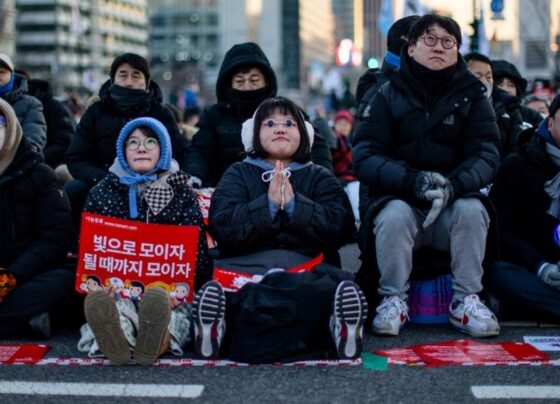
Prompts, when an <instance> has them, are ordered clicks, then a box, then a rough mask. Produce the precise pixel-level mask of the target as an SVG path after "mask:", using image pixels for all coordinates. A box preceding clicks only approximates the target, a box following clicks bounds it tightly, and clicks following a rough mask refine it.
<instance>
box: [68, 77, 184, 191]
mask: <svg viewBox="0 0 560 404" xmlns="http://www.w3.org/2000/svg"><path fill="white" fill-rule="evenodd" d="M110 85H111V82H110V80H109V81H107V82H106V83H105V84H104V85H103V86H102V87H101V89H100V90H99V96H100V100H99V101H97V102H95V103H94V104H93V105H91V106H90V107H89V108H88V109H87V110H86V112H85V114H84V115H83V116H82V119H81V120H80V123H79V124H78V127H77V129H76V135H75V136H74V137H73V138H72V142H71V143H70V147H69V148H68V151H67V153H66V158H67V162H68V169H69V170H70V174H72V176H73V177H74V178H75V179H78V180H81V181H84V182H85V183H86V184H88V186H90V187H93V186H94V185H95V184H97V183H98V182H99V181H100V180H101V179H103V178H104V177H105V176H106V175H107V173H108V170H109V167H110V166H111V164H113V161H114V159H115V156H116V151H115V150H116V149H115V148H116V143H117V138H118V136H119V132H120V131H121V129H122V128H123V126H124V125H125V124H126V123H127V122H128V121H130V120H132V119H135V118H139V117H143V116H147V117H152V118H155V119H157V120H158V121H160V122H161V123H163V125H164V126H165V127H166V128H167V131H168V132H169V136H170V138H171V144H172V149H173V158H174V159H175V160H176V161H177V162H179V164H182V163H184V159H185V154H186V149H187V146H186V143H185V142H186V139H184V138H183V137H182V136H181V134H180V133H179V128H178V127H177V123H176V122H175V119H174V118H173V115H172V114H171V111H169V110H168V109H167V108H165V107H164V106H163V105H162V103H161V102H162V95H161V90H160V88H159V86H158V85H157V84H156V83H155V82H154V81H151V82H150V85H149V91H148V95H147V97H148V98H147V102H146V104H145V105H142V106H141V108H139V109H136V110H135V111H134V112H133V113H131V114H130V115H129V116H125V115H124V114H123V113H122V112H120V111H119V110H118V109H117V108H116V107H115V105H114V103H113V101H112V99H111V97H110V93H109V88H110Z"/></svg>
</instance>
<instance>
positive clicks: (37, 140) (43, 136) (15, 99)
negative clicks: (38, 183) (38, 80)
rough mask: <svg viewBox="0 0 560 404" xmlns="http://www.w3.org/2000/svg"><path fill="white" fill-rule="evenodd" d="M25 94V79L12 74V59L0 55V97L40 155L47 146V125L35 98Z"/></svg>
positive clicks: (41, 107) (39, 103) (41, 108)
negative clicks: (12, 110) (11, 110)
mask: <svg viewBox="0 0 560 404" xmlns="http://www.w3.org/2000/svg"><path fill="white" fill-rule="evenodd" d="M27 92H28V86H27V79H26V78H25V77H24V76H21V75H19V74H16V73H14V64H13V62H12V59H11V58H10V57H9V56H8V55H6V54H5V53H0V97H1V98H2V99H4V100H5V101H7V102H8V103H9V104H10V105H11V106H12V108H13V109H14V111H15V113H16V116H17V119H18V121H19V123H20V125H21V128H22V130H23V136H25V137H26V138H27V139H28V140H29V141H30V143H31V145H32V146H33V147H35V148H36V149H37V151H39V152H41V153H42V152H43V150H44V149H45V145H46V144H47V124H46V123H45V117H44V115H43V106H42V105H41V102H40V101H39V100H38V99H37V98H35V97H33V96H31V95H29V94H28V93H27Z"/></svg>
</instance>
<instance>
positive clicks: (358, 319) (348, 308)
mask: <svg viewBox="0 0 560 404" xmlns="http://www.w3.org/2000/svg"><path fill="white" fill-rule="evenodd" d="M366 317H367V301H366V298H365V296H364V294H363V292H362V290H361V289H360V288H359V287H358V285H356V284H355V283H354V282H352V281H343V282H340V283H339V284H338V287H337V288H336V292H335V294H334V310H333V314H332V316H331V319H330V326H331V334H332V337H333V339H334V343H335V345H336V351H337V353H338V357H339V358H341V359H354V358H357V357H358V356H360V354H361V353H362V329H363V325H364V321H365V319H366Z"/></svg>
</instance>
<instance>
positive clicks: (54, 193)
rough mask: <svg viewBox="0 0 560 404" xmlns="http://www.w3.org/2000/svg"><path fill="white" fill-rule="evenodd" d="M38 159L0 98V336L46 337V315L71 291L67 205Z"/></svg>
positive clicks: (70, 231) (48, 323) (69, 224)
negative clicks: (68, 265) (67, 261)
mask: <svg viewBox="0 0 560 404" xmlns="http://www.w3.org/2000/svg"><path fill="white" fill-rule="evenodd" d="M42 159H43V157H42V156H41V154H40V153H39V152H38V151H37V150H36V149H35V148H34V147H32V146H31V142H30V141H29V140H28V138H27V137H25V136H23V132H22V129H21V126H20V124H19V121H18V119H17V117H16V115H15V113H14V110H13V109H12V107H11V106H10V105H9V104H8V103H7V102H6V101H4V100H0V338H6V337H8V336H14V335H18V334H21V333H22V332H23V335H25V336H29V335H30V334H31V335H33V336H36V337H39V338H48V337H49V336H50V319H49V313H51V312H53V311H56V309H58V308H60V307H62V306H64V305H67V304H68V302H69V301H70V299H71V297H72V295H73V293H74V292H73V290H74V288H73V285H74V279H75V272H74V269H70V268H66V267H65V266H64V261H65V258H66V253H67V251H68V247H69V244H70V240H71V236H72V222H71V217H70V205H69V203H68V199H67V198H66V195H64V193H63V192H62V190H61V189H60V188H59V186H58V185H57V180H56V176H55V174H54V172H53V170H52V169H51V168H50V167H49V166H47V165H46V164H43V163H41V162H42Z"/></svg>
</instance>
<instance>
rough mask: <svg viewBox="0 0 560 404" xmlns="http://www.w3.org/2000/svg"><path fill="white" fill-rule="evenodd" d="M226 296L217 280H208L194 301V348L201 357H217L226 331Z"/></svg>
mask: <svg viewBox="0 0 560 404" xmlns="http://www.w3.org/2000/svg"><path fill="white" fill-rule="evenodd" d="M225 312H226V297H225V294H224V290H223V289H222V287H221V286H220V284H219V283H218V282H216V281H210V282H206V283H205V284H204V286H202V287H201V288H200V290H199V291H198V292H197V294H196V295H195V297H194V301H193V317H194V349H195V352H196V353H197V355H198V356H200V357H201V358H205V359H209V358H216V357H217V356H218V354H219V352H220V345H221V343H222V339H223V337H224V332H225V320H224V316H225Z"/></svg>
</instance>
